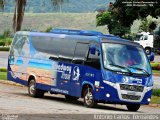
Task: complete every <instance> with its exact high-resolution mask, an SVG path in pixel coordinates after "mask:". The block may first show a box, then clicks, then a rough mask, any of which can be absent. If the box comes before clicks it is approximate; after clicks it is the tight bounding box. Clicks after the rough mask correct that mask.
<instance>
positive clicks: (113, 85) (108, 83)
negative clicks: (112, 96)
mask: <svg viewBox="0 0 160 120" xmlns="http://www.w3.org/2000/svg"><path fill="white" fill-rule="evenodd" d="M103 82H104V83H106V84H107V85H110V86H112V87H114V88H115V89H116V88H117V87H116V84H115V83H112V82H109V81H107V80H103Z"/></svg>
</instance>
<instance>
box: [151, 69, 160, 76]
mask: <svg viewBox="0 0 160 120" xmlns="http://www.w3.org/2000/svg"><path fill="white" fill-rule="evenodd" d="M152 73H153V75H156V76H160V70H152Z"/></svg>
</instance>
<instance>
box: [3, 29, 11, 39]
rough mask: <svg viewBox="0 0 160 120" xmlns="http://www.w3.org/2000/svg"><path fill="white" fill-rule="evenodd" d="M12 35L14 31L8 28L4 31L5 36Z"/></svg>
mask: <svg viewBox="0 0 160 120" xmlns="http://www.w3.org/2000/svg"><path fill="white" fill-rule="evenodd" d="M11 35H12V32H11V31H10V30H6V31H4V32H3V37H4V38H6V37H11Z"/></svg>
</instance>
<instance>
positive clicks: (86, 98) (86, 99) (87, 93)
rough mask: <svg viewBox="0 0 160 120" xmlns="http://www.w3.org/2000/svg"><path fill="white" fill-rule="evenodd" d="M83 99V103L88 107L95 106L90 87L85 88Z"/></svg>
mask: <svg viewBox="0 0 160 120" xmlns="http://www.w3.org/2000/svg"><path fill="white" fill-rule="evenodd" d="M83 99H84V105H85V106H86V107H88V108H92V107H95V106H96V104H97V103H96V101H95V100H94V96H93V90H92V89H91V88H88V89H86V90H85V92H84V95H83Z"/></svg>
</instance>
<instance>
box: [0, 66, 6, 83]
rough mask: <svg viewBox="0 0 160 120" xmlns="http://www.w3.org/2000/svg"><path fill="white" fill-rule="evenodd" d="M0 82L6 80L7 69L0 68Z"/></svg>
mask: <svg viewBox="0 0 160 120" xmlns="http://www.w3.org/2000/svg"><path fill="white" fill-rule="evenodd" d="M0 80H7V69H6V68H0Z"/></svg>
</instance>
